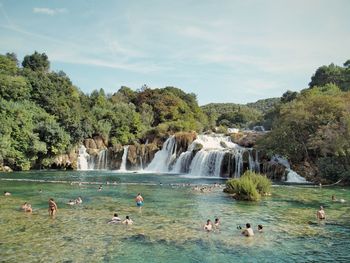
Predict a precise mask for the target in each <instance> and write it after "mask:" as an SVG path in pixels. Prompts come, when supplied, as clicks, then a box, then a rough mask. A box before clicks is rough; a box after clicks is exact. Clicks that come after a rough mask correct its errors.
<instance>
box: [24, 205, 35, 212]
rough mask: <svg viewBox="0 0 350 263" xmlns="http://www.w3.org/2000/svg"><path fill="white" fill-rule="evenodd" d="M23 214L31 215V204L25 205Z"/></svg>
mask: <svg viewBox="0 0 350 263" xmlns="http://www.w3.org/2000/svg"><path fill="white" fill-rule="evenodd" d="M24 212H28V213H31V212H33V208H32V205H31V204H27V207H26V208H25V209H24Z"/></svg>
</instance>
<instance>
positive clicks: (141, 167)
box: [139, 155, 143, 171]
mask: <svg viewBox="0 0 350 263" xmlns="http://www.w3.org/2000/svg"><path fill="white" fill-rule="evenodd" d="M139 157H140V169H141V171H143V161H142V156H141V155H140V156H139Z"/></svg>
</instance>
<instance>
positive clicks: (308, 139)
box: [258, 84, 350, 181]
mask: <svg viewBox="0 0 350 263" xmlns="http://www.w3.org/2000/svg"><path fill="white" fill-rule="evenodd" d="M349 140H350V92H341V91H340V90H339V88H338V87H337V86H335V85H334V84H327V85H325V86H323V87H314V88H313V89H308V90H304V91H302V92H301V93H300V95H298V96H297V98H296V99H294V100H293V101H291V102H289V103H285V104H284V105H282V106H281V107H280V108H279V111H278V116H277V118H276V120H275V122H274V125H273V129H272V131H271V132H270V133H269V134H268V135H267V136H265V137H264V138H262V140H261V141H259V142H258V147H259V148H260V149H263V150H265V151H266V152H267V153H268V154H269V155H274V154H280V155H283V156H285V157H286V158H288V159H289V160H291V162H292V163H301V162H303V161H308V162H311V163H317V164H318V170H319V171H320V175H321V176H323V177H324V178H326V179H330V178H332V181H334V180H336V179H337V178H338V177H339V176H338V175H336V174H335V173H333V172H332V173H331V174H327V173H326V172H323V171H327V170H328V168H329V165H326V163H327V162H325V163H322V162H320V161H319V160H321V159H322V160H333V161H334V162H335V160H338V159H339V158H345V157H346V158H348V156H350V143H349ZM323 158H326V159H323ZM328 158H330V159H328ZM328 163H329V162H328ZM325 165H326V166H328V168H327V167H326V166H325ZM330 170H331V169H330Z"/></svg>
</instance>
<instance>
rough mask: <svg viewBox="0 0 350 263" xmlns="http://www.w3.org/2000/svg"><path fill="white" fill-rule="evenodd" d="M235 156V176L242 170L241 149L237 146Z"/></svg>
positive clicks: (238, 175)
mask: <svg viewBox="0 0 350 263" xmlns="http://www.w3.org/2000/svg"><path fill="white" fill-rule="evenodd" d="M234 157H235V164H236V165H235V177H241V172H242V170H243V149H242V148H237V151H236V153H235V155H234Z"/></svg>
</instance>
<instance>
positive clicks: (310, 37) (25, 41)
mask: <svg viewBox="0 0 350 263" xmlns="http://www.w3.org/2000/svg"><path fill="white" fill-rule="evenodd" d="M349 13H350V1H348V0H333V1H332V0H327V1H326V0H307V1H305V0H302V1H299V0H290V1H287V0H266V1H262V0H255V1H253V0H240V1H236V0H227V1H226V0H212V1H208V0H177V1H173V0H171V1H170V0H143V1H141V0H132V1H122V0H120V1H117V0H115V1H112V0H103V1H101V0H85V1H83V0H74V1H73V0H45V1H44V0H23V1H19V0H0V53H1V54H5V53H6V52H14V53H16V54H17V56H18V59H19V60H20V61H22V60H23V57H24V56H25V55H30V54H32V53H34V51H38V52H40V53H46V54H47V55H48V57H49V60H50V62H51V69H52V70H54V71H59V70H63V71H64V72H65V73H66V74H67V75H68V76H69V77H70V79H71V80H72V82H73V84H74V85H76V86H77V87H79V88H80V89H81V90H82V91H83V92H85V93H90V92H91V91H93V90H95V89H100V88H103V89H104V90H105V91H106V92H107V93H114V92H116V91H117V90H118V89H119V88H120V87H121V86H128V87H130V88H132V89H134V90H137V89H139V88H141V87H142V86H143V85H144V84H146V85H147V86H149V87H151V88H164V87H166V86H173V87H178V88H181V89H182V90H184V91H185V92H187V93H195V94H196V95H197V99H198V102H199V104H200V105H204V104H207V103H211V102H234V103H247V102H254V101H257V100H259V99H265V98H270V97H280V96H282V94H283V93H284V92H285V91H287V90H292V91H299V90H301V89H304V88H307V85H308V83H309V82H310V79H311V76H312V75H313V74H314V72H315V71H316V69H317V68H318V67H320V66H322V65H329V64H330V63H335V64H337V65H343V63H344V62H345V61H346V60H348V59H350V48H349V47H350V16H349Z"/></svg>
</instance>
